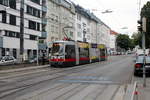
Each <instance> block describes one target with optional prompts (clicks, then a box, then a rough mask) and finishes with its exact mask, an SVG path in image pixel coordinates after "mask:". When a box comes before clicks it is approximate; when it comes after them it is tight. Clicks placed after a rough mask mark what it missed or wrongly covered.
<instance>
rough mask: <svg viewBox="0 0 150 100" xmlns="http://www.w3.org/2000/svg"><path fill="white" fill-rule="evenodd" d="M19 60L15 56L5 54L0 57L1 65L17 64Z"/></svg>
mask: <svg viewBox="0 0 150 100" xmlns="http://www.w3.org/2000/svg"><path fill="white" fill-rule="evenodd" d="M16 63H17V60H16V59H15V58H14V57H13V56H3V57H1V59H0V65H10V64H16Z"/></svg>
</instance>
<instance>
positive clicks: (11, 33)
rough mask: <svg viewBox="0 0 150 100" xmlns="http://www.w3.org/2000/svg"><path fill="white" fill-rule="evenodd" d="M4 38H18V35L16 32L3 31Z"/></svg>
mask: <svg viewBox="0 0 150 100" xmlns="http://www.w3.org/2000/svg"><path fill="white" fill-rule="evenodd" d="M4 36H8V37H15V38H20V34H19V33H18V32H13V31H7V30H6V31H5V34H4Z"/></svg>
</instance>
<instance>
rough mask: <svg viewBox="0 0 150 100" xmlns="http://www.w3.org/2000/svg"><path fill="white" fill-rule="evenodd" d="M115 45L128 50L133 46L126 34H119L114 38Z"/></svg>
mask: <svg viewBox="0 0 150 100" xmlns="http://www.w3.org/2000/svg"><path fill="white" fill-rule="evenodd" d="M116 43H117V47H119V48H122V49H125V50H129V49H132V48H133V47H134V45H133V44H132V40H131V39H130V38H129V36H128V35H125V34H119V35H118V36H117V39H116Z"/></svg>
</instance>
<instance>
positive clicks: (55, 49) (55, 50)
mask: <svg viewBox="0 0 150 100" xmlns="http://www.w3.org/2000/svg"><path fill="white" fill-rule="evenodd" d="M63 51H64V44H63V43H54V44H53V46H52V55H54V56H57V55H63Z"/></svg>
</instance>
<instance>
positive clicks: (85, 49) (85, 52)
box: [79, 48, 89, 57]
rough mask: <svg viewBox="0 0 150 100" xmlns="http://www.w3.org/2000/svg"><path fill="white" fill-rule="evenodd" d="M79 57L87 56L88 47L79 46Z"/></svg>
mask: <svg viewBox="0 0 150 100" xmlns="http://www.w3.org/2000/svg"><path fill="white" fill-rule="evenodd" d="M79 55H80V57H89V48H79Z"/></svg>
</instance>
